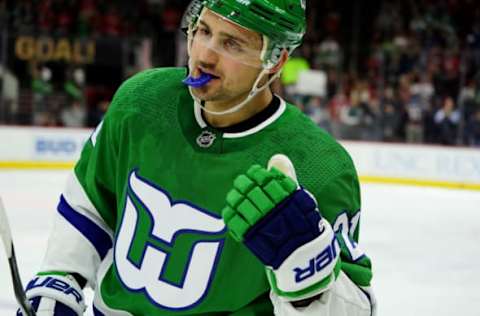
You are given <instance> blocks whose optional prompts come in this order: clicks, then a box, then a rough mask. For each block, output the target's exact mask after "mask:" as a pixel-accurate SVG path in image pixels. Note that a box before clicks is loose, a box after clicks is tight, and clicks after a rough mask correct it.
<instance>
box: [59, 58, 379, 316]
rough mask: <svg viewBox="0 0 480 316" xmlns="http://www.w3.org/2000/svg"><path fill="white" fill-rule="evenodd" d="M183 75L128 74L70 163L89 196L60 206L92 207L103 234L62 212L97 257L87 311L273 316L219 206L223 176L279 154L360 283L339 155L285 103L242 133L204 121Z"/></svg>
mask: <svg viewBox="0 0 480 316" xmlns="http://www.w3.org/2000/svg"><path fill="white" fill-rule="evenodd" d="M186 74H187V72H186V69H183V68H164V69H154V70H149V71H145V72H142V73H140V74H138V75H136V76H134V77H132V78H131V79H129V80H127V81H126V82H125V83H124V84H123V85H122V86H121V87H120V88H119V90H118V91H117V93H116V95H115V97H114V99H113V101H112V104H111V106H110V108H109V110H108V112H107V114H106V116H105V118H104V120H103V122H102V123H101V124H100V126H99V127H98V128H97V129H96V130H95V132H94V133H93V134H92V136H91V138H90V140H89V141H88V142H87V143H86V145H85V148H84V150H83V152H82V155H81V158H80V160H79V161H78V163H77V164H76V167H75V177H76V182H75V183H78V186H79V188H76V189H75V190H70V191H81V192H83V193H82V194H84V195H85V197H86V199H87V200H88V203H85V204H86V206H78V205H77V206H73V205H72V206H71V208H72V209H76V210H82V212H84V213H85V212H87V213H89V214H95V215H96V216H97V217H98V218H99V219H100V220H101V222H102V223H103V226H104V228H105V229H104V230H108V231H110V233H109V235H107V236H106V237H105V236H104V235H102V231H103V230H98V231H97V233H92V231H95V228H92V229H89V228H85V227H87V226H88V225H91V223H90V224H84V225H83V227H82V225H80V224H78V223H77V224H75V223H73V222H75V220H73V219H72V220H70V219H69V221H71V222H72V223H73V224H74V226H75V227H76V228H77V229H78V230H79V233H80V234H83V235H85V237H86V238H87V239H88V240H89V241H90V242H91V243H92V244H93V246H94V248H95V249H96V251H97V253H98V256H99V258H100V260H101V263H100V266H99V267H98V273H97V274H96V275H95V281H92V280H91V278H89V280H90V282H91V283H96V296H95V300H94V304H95V311H96V313H98V315H103V314H104V315H135V316H147V315H149V316H152V315H244V316H247V315H271V314H273V312H272V305H271V303H270V300H269V297H268V293H269V285H268V282H267V279H266V276H265V268H264V266H263V265H262V263H261V262H260V261H259V260H258V259H257V258H256V257H255V256H254V255H252V254H251V253H250V251H249V250H248V249H247V248H246V247H245V246H244V245H243V244H241V243H238V242H236V241H235V240H233V239H232V238H231V237H230V236H229V234H228V232H227V229H226V226H225V224H224V222H223V220H222V218H221V213H220V212H221V210H222V208H223V207H224V205H225V196H226V194H227V192H228V191H229V190H230V189H231V187H232V183H233V179H234V178H235V177H236V176H237V175H239V174H241V173H244V172H245V171H246V170H247V169H248V168H249V167H250V166H251V165H253V164H260V165H263V166H266V164H267V162H268V160H269V159H270V158H271V157H272V156H273V155H274V154H278V153H282V154H285V155H287V156H288V157H289V158H290V159H291V161H292V162H293V164H294V166H295V169H296V172H297V176H298V180H299V183H300V184H301V185H302V186H303V187H305V188H306V189H307V190H308V191H310V192H311V193H312V194H313V195H314V196H315V197H316V199H317V201H318V205H319V209H320V211H321V213H322V216H323V217H325V218H326V219H327V220H328V221H329V222H330V223H331V225H332V227H333V228H334V230H335V232H336V234H337V237H338V240H339V242H340V245H341V249H342V252H341V260H342V263H341V265H342V270H343V271H344V272H345V273H346V274H347V275H348V276H349V278H350V279H351V280H353V281H354V282H355V283H356V284H357V285H358V286H359V287H368V286H369V284H370V280H371V277H372V273H371V266H370V260H369V259H368V257H366V256H365V254H364V253H363V252H362V251H361V250H360V247H359V246H358V245H357V242H358V235H359V222H360V192H359V183H358V178H357V175H356V171H355V168H354V165H353V163H352V160H351V158H350V157H349V155H348V153H347V152H346V151H345V150H344V149H343V148H342V147H341V146H340V145H339V144H338V143H337V142H336V141H335V140H334V139H333V138H332V137H331V136H329V135H328V134H327V133H326V132H324V131H323V130H321V129H319V128H318V127H317V126H315V125H314V124H313V123H312V122H311V121H310V119H309V118H307V117H306V116H305V115H303V114H302V113H301V112H300V111H299V110H298V109H297V108H296V107H295V106H293V105H290V104H287V103H286V102H284V101H281V105H280V107H279V108H278V110H277V111H276V112H275V113H274V114H273V115H272V116H270V118H269V119H267V120H265V121H263V122H261V123H260V124H258V125H257V126H254V127H252V128H251V129H248V130H246V131H242V132H239V133H225V132H221V131H219V130H217V129H215V128H212V127H210V126H209V125H208V124H206V123H205V121H204V120H203V118H202V115H201V109H200V107H199V106H198V105H196V104H195V103H194V101H193V99H192V97H191V95H190V93H189V91H188V89H187V88H186V86H184V85H183V84H182V82H181V81H182V79H184V78H185V76H186ZM70 195H72V193H71V194H70ZM72 199H73V198H71V197H70V198H68V196H66V202H65V203H67V204H68V203H69V201H71V200H72ZM77 204H78V203H77ZM89 208H90V209H91V210H88V209H89ZM87 217H88V216H87ZM66 218H67V219H68V216H66ZM92 223H93V222H92ZM99 225H100V224H99ZM109 239H110V240H109ZM87 278H88V277H87ZM121 311H123V312H121Z"/></svg>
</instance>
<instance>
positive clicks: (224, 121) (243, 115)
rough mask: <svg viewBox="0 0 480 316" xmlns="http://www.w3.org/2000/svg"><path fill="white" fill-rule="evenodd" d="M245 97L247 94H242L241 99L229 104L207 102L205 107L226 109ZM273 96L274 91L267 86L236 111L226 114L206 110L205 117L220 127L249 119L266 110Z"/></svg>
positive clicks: (216, 109) (215, 109)
mask: <svg viewBox="0 0 480 316" xmlns="http://www.w3.org/2000/svg"><path fill="white" fill-rule="evenodd" d="M245 97H246V96H242V97H241V98H240V100H239V101H237V102H232V103H231V104H229V105H226V104H224V103H216V102H206V104H205V107H206V108H207V109H208V110H211V111H215V112H219V111H225V110H226V109H229V108H232V107H233V106H235V105H236V104H238V103H240V102H242V100H243V99H244V98H245ZM272 98H273V95H272V92H271V91H270V89H268V88H267V89H265V90H263V91H260V92H259V93H258V94H257V95H256V96H255V97H253V98H252V100H250V101H249V102H248V103H247V104H245V105H244V106H243V107H242V108H241V109H240V110H238V111H236V112H233V113H229V114H225V115H214V114H210V113H207V112H204V113H203V114H204V118H205V120H206V121H207V122H208V124H209V125H210V126H213V127H218V128H224V127H229V126H232V125H235V124H238V123H241V122H243V121H245V120H248V119H249V118H251V117H252V116H254V115H255V114H257V113H259V112H261V111H262V110H264V109H265V108H266V107H267V106H268V105H269V104H270V102H272Z"/></svg>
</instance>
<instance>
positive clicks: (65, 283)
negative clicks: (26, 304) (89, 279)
mask: <svg viewBox="0 0 480 316" xmlns="http://www.w3.org/2000/svg"><path fill="white" fill-rule="evenodd" d="M34 280H35V287H33V288H31V289H29V290H27V292H26V295H27V298H28V299H32V298H34V297H39V296H40V297H46V298H50V299H53V300H54V301H57V302H60V303H62V304H64V305H66V306H68V307H70V308H71V309H73V310H74V311H75V312H76V313H77V314H78V315H83V313H84V312H85V310H86V309H87V306H86V305H85V298H84V295H83V291H82V289H81V288H80V285H78V283H77V281H75V278H74V277H72V276H70V275H69V276H66V277H64V276H60V275H42V276H36V277H35V278H34ZM52 308H53V307H52Z"/></svg>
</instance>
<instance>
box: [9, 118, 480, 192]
mask: <svg viewBox="0 0 480 316" xmlns="http://www.w3.org/2000/svg"><path fill="white" fill-rule="evenodd" d="M91 133H92V130H89V129H70V128H21V127H0V169H69V168H71V167H72V166H73V163H74V161H75V160H76V159H77V158H78V157H79V155H80V152H81V149H82V147H83V144H84V142H85V141H86V140H88V138H89V137H90V135H91ZM342 144H343V145H344V146H345V147H346V148H347V150H348V151H349V152H350V154H351V155H352V158H353V160H354V162H355V165H356V167H357V169H358V173H359V174H360V178H361V180H362V182H363V183H384V184H385V183H388V184H408V185H420V186H433V187H446V188H457V189H469V190H480V150H479V149H473V148H464V147H444V146H427V145H407V144H392V143H369V142H350V141H344V142H342Z"/></svg>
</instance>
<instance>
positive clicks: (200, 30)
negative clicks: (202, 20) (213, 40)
mask: <svg viewBox="0 0 480 316" xmlns="http://www.w3.org/2000/svg"><path fill="white" fill-rule="evenodd" d="M196 35H199V36H202V37H206V36H209V35H210V30H209V29H207V28H206V27H203V26H200V27H198V28H197V32H196Z"/></svg>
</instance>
